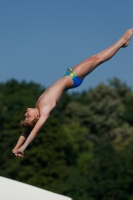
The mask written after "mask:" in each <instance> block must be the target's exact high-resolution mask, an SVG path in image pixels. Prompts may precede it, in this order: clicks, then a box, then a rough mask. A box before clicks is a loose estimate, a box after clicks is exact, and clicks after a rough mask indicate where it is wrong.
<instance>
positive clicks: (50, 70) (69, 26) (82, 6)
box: [0, 0, 133, 91]
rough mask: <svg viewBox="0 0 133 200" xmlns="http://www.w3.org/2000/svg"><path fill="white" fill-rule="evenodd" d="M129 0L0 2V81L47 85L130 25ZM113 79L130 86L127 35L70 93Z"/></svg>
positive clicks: (132, 62)
mask: <svg viewBox="0 0 133 200" xmlns="http://www.w3.org/2000/svg"><path fill="white" fill-rule="evenodd" d="M132 8H133V1H132V0H122V1H120V0H117V1H113V0H108V1H107V0H100V1H99V0H67V1H66V0H23V1H20V0H12V1H11V0H0V55H1V56H0V68H1V72H0V82H6V81H7V80H10V79H11V78H14V79H16V80H18V81H22V80H26V81H27V82H29V81H34V82H36V83H39V84H41V85H42V86H45V87H48V86H50V85H51V84H52V83H54V82H55V81H56V80H58V79H59V78H60V77H62V75H63V74H64V73H65V71H66V69H67V68H68V67H73V66H75V65H76V64H78V63H79V62H81V61H82V60H84V59H86V58H87V57H90V56H91V55H93V54H96V53H98V52H100V51H102V50H103V49H105V48H107V47H109V46H110V45H112V44H113V43H114V42H116V41H117V40H118V39H119V37H120V36H121V35H122V34H123V33H124V32H125V31H126V30H127V29H129V28H132V27H133V12H132ZM113 77H117V78H119V79H120V80H121V81H122V82H126V83H127V84H128V85H129V86H130V87H132V88H133V39H131V42H130V45H129V47H128V48H124V49H121V50H120V51H119V52H118V53H117V54H116V55H115V57H113V58H112V59H111V60H110V61H108V62H106V63H104V64H103V65H101V66H99V67H98V68H97V69H95V70H94V71H93V72H92V73H91V74H90V75H89V76H88V77H87V78H86V79H85V80H84V82H83V84H82V85H81V86H80V87H79V88H77V89H75V91H82V90H88V89H89V88H90V87H95V86H97V85H98V84H99V83H100V82H104V83H107V80H108V79H112V78H113Z"/></svg>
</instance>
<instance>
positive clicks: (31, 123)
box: [20, 118, 38, 131]
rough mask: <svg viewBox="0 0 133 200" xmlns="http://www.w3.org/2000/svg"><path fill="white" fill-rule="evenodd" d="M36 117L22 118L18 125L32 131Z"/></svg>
mask: <svg viewBox="0 0 133 200" xmlns="http://www.w3.org/2000/svg"><path fill="white" fill-rule="evenodd" d="M37 121H38V119H36V118H35V119H33V120H32V121H28V120H23V121H21V122H20V126H21V127H23V128H24V129H26V130H28V131H32V130H33V128H34V126H35V125H36V123H37Z"/></svg>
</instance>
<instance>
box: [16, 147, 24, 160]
mask: <svg viewBox="0 0 133 200" xmlns="http://www.w3.org/2000/svg"><path fill="white" fill-rule="evenodd" d="M15 155H16V156H17V157H20V158H23V157H24V149H23V148H22V147H20V148H19V149H18V150H17V151H16V152H15Z"/></svg>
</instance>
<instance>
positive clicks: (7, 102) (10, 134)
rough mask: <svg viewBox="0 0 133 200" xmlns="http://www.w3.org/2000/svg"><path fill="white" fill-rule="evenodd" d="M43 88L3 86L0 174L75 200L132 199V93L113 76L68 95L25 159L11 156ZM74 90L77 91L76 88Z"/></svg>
mask: <svg viewBox="0 0 133 200" xmlns="http://www.w3.org/2000/svg"><path fill="white" fill-rule="evenodd" d="M44 90H45V88H43V87H41V86H40V85H39V84H36V83H33V82H30V83H26V82H25V81H22V82H21V83H20V82H18V81H16V80H10V81H8V82H6V83H1V84H0V111H1V112H0V176H4V177H8V178H11V179H14V180H18V181H21V182H25V183H28V184H31V185H35V186H37V187H41V188H44V189H47V190H50V191H53V192H57V193H60V194H64V195H67V196H70V197H71V198H73V200H97V199H98V200H114V199H115V200H132V199H133V92H132V90H131V88H129V87H128V86H127V85H126V83H121V81H120V80H118V79H117V78H114V79H113V80H109V84H108V85H105V84H104V83H101V84H99V85H98V86H97V87H95V88H93V89H89V90H88V91H83V92H80V93H72V94H69V93H66V94H65V95H64V96H63V98H62V99H61V101H60V103H59V104H58V106H57V108H56V109H55V110H54V111H53V113H52V115H51V116H50V118H49V120H48V121H47V122H46V124H45V126H44V127H43V128H42V130H41V131H40V133H39V134H38V135H37V137H36V139H35V140H34V141H33V142H32V144H31V145H29V147H28V148H27V149H26V152H25V156H24V158H23V159H19V158H17V157H15V156H14V155H13V154H12V149H13V147H14V146H15V144H16V142H17V140H18V138H19V136H20V134H21V132H22V128H21V127H20V126H19V123H20V121H21V120H22V119H24V113H25V110H26V108H27V107H34V105H35V103H36V100H37V99H38V97H39V96H40V95H41V94H42V92H43V91H44ZM73 91H74V90H73Z"/></svg>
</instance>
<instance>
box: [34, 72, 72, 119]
mask: <svg viewBox="0 0 133 200" xmlns="http://www.w3.org/2000/svg"><path fill="white" fill-rule="evenodd" d="M71 87H73V81H72V79H71V78H70V77H69V76H64V77H62V78H61V79H59V80H58V81H57V82H55V83H54V84H53V85H51V86H50V87H49V88H47V89H46V91H45V92H44V93H43V94H42V95H41V96H40V97H39V99H38V100H37V102H36V108H38V110H39V114H40V116H41V115H42V114H44V115H48V114H50V112H51V111H52V110H53V109H54V107H55V106H56V103H57V102H58V101H59V100H60V98H61V96H62V94H63V93H64V92H65V91H66V90H68V89H70V88H71Z"/></svg>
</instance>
